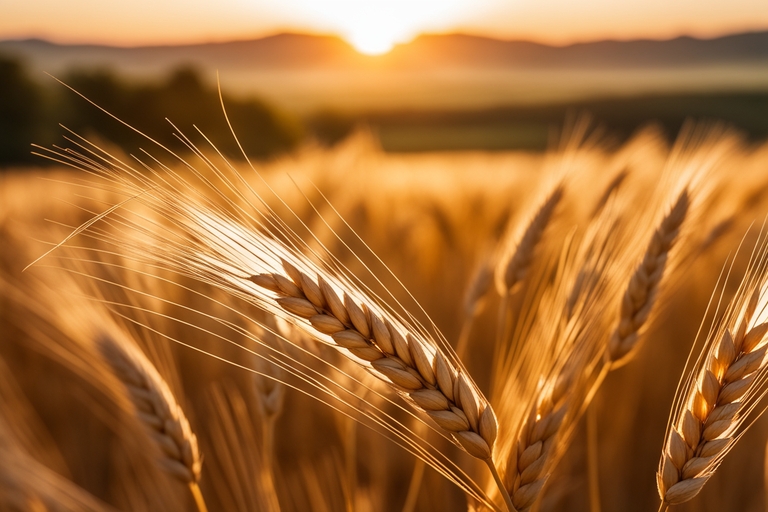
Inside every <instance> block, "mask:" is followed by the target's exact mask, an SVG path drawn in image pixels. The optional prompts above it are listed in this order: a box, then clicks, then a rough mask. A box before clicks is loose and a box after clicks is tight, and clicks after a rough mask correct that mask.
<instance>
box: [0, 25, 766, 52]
mask: <svg viewBox="0 0 768 512" xmlns="http://www.w3.org/2000/svg"><path fill="white" fill-rule="evenodd" d="M762 33H768V27H764V28H759V29H745V30H741V31H727V32H723V33H720V34H718V35H712V36H699V35H691V34H690V33H680V34H678V35H675V36H670V37H628V38H616V37H604V38H596V39H580V40H574V41H571V42H568V43H554V42H546V41H544V40H537V39H534V38H528V39H525V38H519V39H515V38H504V37H498V36H494V35H491V34H481V33H477V32H472V31H469V30H466V31H463V30H456V31H452V32H422V33H419V34H417V35H416V36H414V37H413V38H412V39H411V40H409V41H406V42H402V43H396V44H395V45H394V47H393V50H394V49H395V48H398V47H403V46H408V45H409V44H411V43H413V42H414V41H416V40H418V39H420V38H422V37H451V36H465V37H474V38H478V39H488V40H492V41H499V42H504V43H531V44H536V45H540V46H547V47H551V48H567V47H571V46H578V45H585V44H595V43H608V42H613V43H632V42H659V43H663V42H669V41H675V40H678V39H693V40H697V41H714V40H717V39H725V38H728V37H734V36H742V35H750V34H762ZM280 36H305V37H317V38H330V39H336V40H338V41H340V42H342V43H344V44H346V45H347V46H349V47H350V49H352V50H355V48H354V46H353V45H352V43H350V42H349V41H347V40H346V39H345V38H344V37H343V36H342V35H339V34H334V33H330V32H313V31H309V30H304V31H302V30H295V29H278V30H276V31H273V32H267V33H264V34H262V35H256V36H251V37H233V38H231V39H207V40H201V41H188V42H178V43H142V44H117V43H104V42H93V41H91V42H86V41H82V42H75V41H69V42H67V41H61V40H57V39H56V38H51V37H46V36H41V35H29V36H21V37H11V38H2V39H0V43H23V42H29V41H39V42H43V43H48V44H52V45H56V46H92V47H93V46H96V47H105V48H115V49H126V50H130V49H145V48H173V47H185V46H214V45H226V44H233V43H247V42H255V41H261V40H265V39H271V38H275V37H280ZM0 37H2V36H0Z"/></svg>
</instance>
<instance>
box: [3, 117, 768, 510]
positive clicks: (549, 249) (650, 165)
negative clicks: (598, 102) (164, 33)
mask: <svg viewBox="0 0 768 512" xmlns="http://www.w3.org/2000/svg"><path fill="white" fill-rule="evenodd" d="M63 135H64V137H65V138H64V139H62V145H61V146H56V147H52V148H35V152H37V153H39V154H40V155H41V158H48V159H49V160H53V161H55V162H57V165H56V166H55V167H54V168H45V169H42V168H41V169H39V170H28V169H25V170H19V171H13V170H10V171H8V172H5V173H3V174H0V238H1V240H2V241H1V243H2V247H3V250H2V252H1V253H0V257H1V258H2V261H1V262H0V301H2V308H1V309H0V315H1V316H2V318H0V333H1V334H2V343H1V344H0V401H2V403H0V450H2V460H3V464H0V509H2V510H11V511H17V510H18V511H27V510H35V511H38V510H40V511H42V510H77V511H80V510H88V511H91V510H131V511H133V510H136V511H142V510H146V511H157V510H190V511H192V510H196V511H198V512H199V511H204V510H210V511H217V510H226V511H243V512H245V511H261V510H263V511H268V512H274V511H280V510H282V511H286V512H287V511H317V512H324V511H329V512H333V511H346V512H351V511H401V510H402V511H404V512H410V511H463V510H473V511H479V510H494V511H507V510H509V511H512V510H518V511H527V510H540V511H549V510H568V511H591V512H597V511H648V510H651V511H653V510H665V509H667V508H669V509H670V510H673V511H680V512H683V511H694V510H696V511H698V510H701V511H709V510H712V511H714V510H718V511H722V510H734V511H736V510H739V511H761V510H765V509H766V507H768V500H767V499H766V491H767V490H768V480H766V478H768V477H766V476H765V475H766V473H765V471H764V467H766V463H767V462H768V456H767V455H766V453H767V452H766V433H767V432H768V424H766V419H765V418H761V417H760V415H761V413H762V412H763V411H764V409H765V406H766V403H765V401H764V400H763V399H764V394H765V392H766V390H768V386H767V383H766V380H767V379H768V360H766V357H765V354H766V351H767V350H768V336H767V335H766V331H768V310H766V306H768V260H767V258H768V245H767V244H766V237H767V236H768V234H767V233H766V226H765V225H764V223H765V220H766V215H768V193H767V192H768V145H766V144H748V143H747V142H745V141H744V140H743V139H742V138H740V136H739V135H738V134H737V133H734V132H731V131H729V130H727V129H725V128H723V127H720V126H686V127H685V128H684V129H683V131H682V132H681V133H680V134H679V135H678V136H677V139H676V141H675V142H673V143H671V144H670V143H668V142H667V141H666V139H665V138H664V137H663V136H662V134H661V133H659V132H658V131H656V130H654V129H653V128H648V129H645V130H643V131H641V132H638V133H637V134H636V135H635V136H634V137H633V138H632V139H630V140H629V141H627V142H625V143H622V144H618V143H616V142H614V141H612V140H611V139H610V137H609V136H606V135H601V134H600V133H599V132H598V131H596V130H594V129H591V128H590V127H589V125H588V123H585V122H578V123H575V124H573V125H571V126H570V127H569V128H568V129H567V130H565V132H564V134H563V135H561V136H560V138H559V140H560V142H558V143H556V144H554V145H553V147H552V149H551V150H550V151H548V152H546V153H544V154H541V153H524V152H507V153H504V152H498V153H482V152H454V153H423V154H394V153H384V152H383V151H381V149H379V148H378V147H377V144H376V142H375V137H374V136H373V135H372V134H370V133H368V132H365V131H360V132H358V133H356V134H354V135H353V136H352V137H350V138H349V139H347V140H346V141H344V142H343V143H341V144H339V145H338V146H336V147H334V148H330V149H328V148H323V147H319V146H314V145H306V146H305V147H303V148H301V149H299V150H297V151H296V152H294V153H292V154H290V155H286V156H283V157H280V158H277V159H274V160H272V161H269V162H255V163H253V164H248V163H247V162H245V161H244V159H243V158H239V157H238V156H237V155H234V156H233V155H228V156H229V158H224V157H223V156H222V155H220V154H218V153H217V151H216V148H214V147H212V146H210V145H209V144H207V143H206V140H205V138H204V136H202V135H201V134H179V140H181V141H182V142H183V145H184V146H185V149H183V150H182V151H176V152H173V153H171V152H169V151H166V150H164V149H163V148H161V147H158V146H156V145H154V144H153V143H152V141H150V140H147V144H146V147H145V149H146V152H145V153H139V154H135V155H127V154H124V153H122V151H121V149H120V148H119V147H118V146H113V145H111V144H109V143H105V142H99V143H98V144H94V143H92V142H89V141H88V140H87V139H85V138H81V137H80V136H79V135H78V134H73V133H69V132H64V133H63ZM608 135H610V134H608ZM742 436H743V437H742Z"/></svg>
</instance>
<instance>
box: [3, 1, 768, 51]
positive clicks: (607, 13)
mask: <svg viewBox="0 0 768 512" xmlns="http://www.w3.org/2000/svg"><path fill="white" fill-rule="evenodd" d="M765 28H768V0H730V1H728V2H726V1H722V0H717V1H715V0H624V1H617V0H581V1H575V0H269V1H267V0H216V1H213V0H207V1H203V0H183V1H182V0H130V1H126V0H0V39H8V38H20V37H30V36H34V37H44V38H48V39H52V40H55V41H59V42H98V43H111V44H118V45H140V44H158V43H159V44H168V43H180V42H199V41H213V40H219V41H220V40H228V39H233V38H250V37H257V36H261V35H266V34H271V33H275V32H280V31H285V30H291V31H309V32H319V33H335V34H339V35H341V36H343V37H345V38H346V39H347V40H349V41H350V42H352V43H353V44H354V45H355V46H356V47H358V48H360V49H362V50H367V51H369V52H376V51H379V52H380V51H383V50H386V49H387V47H389V46H391V45H392V44H393V43H396V42H404V41H407V40H408V39H410V38H412V37H413V36H415V35H416V34H418V33H420V32H450V31H464V32H472V33H478V34H487V35H492V36H496V37H502V38H507V39H517V38H525V39H534V40H539V41H544V42H551V43H568V42H573V41H584V40H593V39H602V38H619V39H628V38H637V37H650V38H664V37H672V36H675V35H679V34H691V35H698V36H714V35H720V34H724V33H729V32H736V31H742V30H757V29H765Z"/></svg>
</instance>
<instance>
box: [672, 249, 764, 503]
mask: <svg viewBox="0 0 768 512" xmlns="http://www.w3.org/2000/svg"><path fill="white" fill-rule="evenodd" d="M757 260H758V261H757V263H756V264H755V265H753V266H752V268H751V269H750V270H749V271H748V273H747V276H746V277H745V279H744V281H743V282H742V285H741V287H740V289H739V291H738V292H737V296H736V298H735V300H734V302H732V303H731V305H730V306H729V308H728V309H727V311H726V313H725V318H724V319H723V321H722V322H721V323H720V325H719V326H718V327H717V328H716V329H714V330H713V331H712V332H710V334H709V336H708V338H707V340H706V342H705V345H704V347H703V351H702V355H701V356H700V357H699V358H698V360H697V361H696V363H695V364H694V365H693V367H692V370H691V372H690V373H689V374H688V376H687V378H686V381H685V383H684V386H682V387H681V388H680V389H679V390H678V393H677V396H676V397H675V404H676V406H675V408H674V414H673V420H672V421H671V423H670V425H668V427H667V433H666V439H665V442H664V448H663V451H662V455H661V459H660V461H659V470H658V473H657V484H658V490H659V496H660V497H661V501H662V503H661V507H662V508H666V507H667V506H669V505H677V504H679V503H683V502H686V501H688V500H690V499H692V498H693V497H695V496H696V495H697V494H698V493H699V492H700V491H701V489H702V487H703V486H704V484H706V483H707V481H708V480H709V478H710V477H711V476H712V475H713V474H714V472H715V471H716V470H717V468H718V467H719V466H720V463H721V462H722V460H723V458H724V457H725V455H726V454H727V453H728V452H729V451H730V450H731V448H732V447H733V445H734V444H735V443H736V441H738V440H739V438H740V437H741V436H742V435H743V433H744V432H745V431H746V429H747V428H749V426H750V425H751V421H754V419H756V416H759V415H760V414H762V413H763V412H764V410H765V407H764V406H760V408H759V409H758V410H757V412H756V414H752V413H753V411H755V409H756V408H758V403H759V401H760V400H761V399H762V398H763V397H764V396H765V394H766V389H767V388H766V382H767V381H768V359H766V351H768V340H767V339H766V333H768V285H767V282H768V272H767V271H766V247H765V244H764V245H763V247H762V248H761V249H760V250H759V254H758V256H757ZM748 418H751V421H750V423H749V424H747V425H746V426H744V422H745V421H746V420H747V419H748Z"/></svg>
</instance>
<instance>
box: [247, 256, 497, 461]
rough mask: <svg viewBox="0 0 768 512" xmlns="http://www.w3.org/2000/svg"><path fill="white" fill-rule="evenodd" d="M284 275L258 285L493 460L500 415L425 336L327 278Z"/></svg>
mask: <svg viewBox="0 0 768 512" xmlns="http://www.w3.org/2000/svg"><path fill="white" fill-rule="evenodd" d="M282 265H283V269H284V271H285V274H281V273H271V274H257V275H254V276H252V277H251V281H253V282H254V283H255V284H257V285H258V286H261V287H262V288H265V289H267V290H270V291H272V292H275V294H276V296H275V302H276V303H277V304H278V305H279V306H280V307H281V308H283V309H284V310H285V311H286V312H288V313H290V314H291V315H293V316H294V317H297V318H300V319H303V320H307V321H309V323H310V324H311V326H312V328H314V329H315V331H316V332H317V333H318V334H321V335H328V336H331V338H333V341H334V342H335V343H336V344H337V345H338V346H339V347H341V348H345V349H347V350H348V351H349V352H350V353H351V354H352V355H353V356H355V357H356V358H359V359H361V360H363V361H367V362H369V363H370V364H371V366H372V367H373V369H374V370H376V371H377V372H378V373H379V374H381V376H383V377H386V379H385V380H387V381H388V383H390V384H391V385H392V386H393V387H395V389H397V390H398V391H400V392H401V393H402V394H404V395H405V396H407V397H408V398H409V399H410V401H411V402H412V403H413V404H414V405H416V406H417V407H418V408H419V409H421V410H423V411H424V412H426V413H427V415H428V416H429V417H430V418H431V419H432V420H433V421H434V422H435V423H436V424H437V425H439V426H440V427H441V428H443V429H444V430H446V431H447V432H450V433H451V434H453V435H454V436H455V437H454V438H455V439H456V441H458V443H459V444H460V446H461V447H462V448H464V450H465V451H466V452H467V453H469V454H470V455H472V456H474V457H477V458H479V459H481V460H487V459H489V458H490V457H491V453H492V449H493V444H494V442H495V440H496V433H497V424H496V416H495V414H494V412H493V409H492V408H491V406H490V404H489V403H488V402H487V401H486V400H485V399H484V398H483V397H482V396H478V395H479V394H478V392H477V391H476V390H475V389H474V386H472V384H471V381H470V380H469V378H468V377H467V376H466V375H465V374H464V373H463V372H461V371H459V370H457V369H456V368H455V367H454V366H453V365H452V363H451V362H450V361H449V360H448V359H447V358H446V357H445V356H443V355H442V353H441V352H440V351H439V350H437V349H436V347H435V345H434V344H432V343H430V342H428V341H427V340H426V339H425V338H423V337H421V336H420V335H417V334H414V333H411V332H408V331H406V332H405V334H403V329H402V327H399V326H396V325H395V324H394V323H393V322H391V321H390V320H388V319H387V318H385V317H383V316H380V315H379V314H377V313H375V312H374V311H373V310H372V309H371V307H369V306H367V305H366V304H365V303H358V302H357V301H355V300H354V299H353V298H352V297H351V296H350V295H348V294H347V293H344V294H343V299H342V298H340V297H339V295H338V294H337V293H336V291H335V290H334V288H333V287H332V286H331V285H330V284H329V283H328V281H327V280H326V279H324V278H323V277H322V276H320V275H318V276H317V278H315V279H313V278H312V277H310V276H309V275H308V274H307V273H305V272H302V271H300V270H298V269H297V268H296V267H294V266H293V265H292V264H290V263H289V262H287V261H285V260H282Z"/></svg>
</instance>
